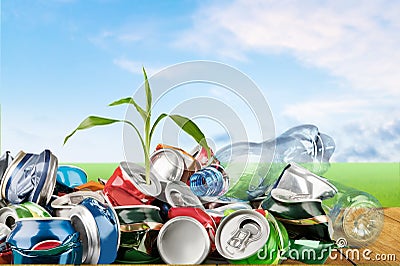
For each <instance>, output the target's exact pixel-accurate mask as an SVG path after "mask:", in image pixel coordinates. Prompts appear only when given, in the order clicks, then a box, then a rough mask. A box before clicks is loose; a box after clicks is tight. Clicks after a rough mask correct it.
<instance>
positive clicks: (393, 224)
mask: <svg viewBox="0 0 400 266" xmlns="http://www.w3.org/2000/svg"><path fill="white" fill-rule="evenodd" d="M384 214H385V222H384V225H383V230H382V233H381V234H380V236H379V238H378V239H377V241H375V243H373V244H372V245H370V246H368V247H366V248H364V249H359V250H358V251H357V250H348V249H340V251H335V252H333V253H332V254H331V256H330V258H328V260H327V261H326V264H336V265H359V264H370V265H400V207H396V208H386V209H385V210H384ZM339 252H341V253H339ZM333 258H335V259H333ZM284 263H285V264H302V263H301V262H298V261H293V260H288V261H286V262H284Z"/></svg>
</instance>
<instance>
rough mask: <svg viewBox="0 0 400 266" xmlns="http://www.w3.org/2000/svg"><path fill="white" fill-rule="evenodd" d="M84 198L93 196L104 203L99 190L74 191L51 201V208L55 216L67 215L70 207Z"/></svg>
mask: <svg viewBox="0 0 400 266" xmlns="http://www.w3.org/2000/svg"><path fill="white" fill-rule="evenodd" d="M86 198H93V199H95V200H97V201H99V202H101V203H104V204H106V200H105V198H104V196H103V195H102V194H101V192H100V193H99V192H93V191H76V192H72V193H70V194H66V195H64V196H61V197H59V198H57V199H55V200H54V201H53V202H52V203H51V208H52V209H53V213H54V215H55V216H58V217H69V212H70V211H71V209H72V208H73V207H74V206H76V205H78V204H79V203H81V202H82V201H83V200H84V199H86Z"/></svg>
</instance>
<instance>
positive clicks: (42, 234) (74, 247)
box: [7, 217, 82, 264]
mask: <svg viewBox="0 0 400 266" xmlns="http://www.w3.org/2000/svg"><path fill="white" fill-rule="evenodd" d="M78 235H79V234H78V233H77V232H76V231H75V230H74V228H73V227H72V225H71V221H70V220H69V219H65V218H58V217H49V218H23V219H20V220H18V221H17V223H16V226H15V228H14V229H13V230H12V231H11V233H10V235H9V236H8V237H7V243H9V244H10V246H11V249H12V253H13V263H15V264H22V263H24V264H36V263H39V262H40V263H51V264H54V263H61V264H67V263H69V264H79V263H80V262H81V261H82V246H81V243H80V241H79V237H78Z"/></svg>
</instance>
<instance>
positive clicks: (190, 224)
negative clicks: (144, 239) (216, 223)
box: [157, 216, 211, 264]
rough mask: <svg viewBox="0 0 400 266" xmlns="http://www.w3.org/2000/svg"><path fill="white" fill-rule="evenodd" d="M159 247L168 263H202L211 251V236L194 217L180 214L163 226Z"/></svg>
mask: <svg viewBox="0 0 400 266" xmlns="http://www.w3.org/2000/svg"><path fill="white" fill-rule="evenodd" d="M157 247H158V251H159V253H160V255H161V258H162V260H163V261H164V262H165V263H168V264H200V263H202V262H203V261H204V260H205V259H206V257H207V255H208V254H209V252H210V248H211V243H210V237H209V235H208V233H207V230H206V229H205V228H204V226H203V225H202V224H201V223H200V222H199V221H197V220H196V219H194V218H192V217H187V216H178V217H175V218H173V219H171V220H169V221H168V222H167V223H166V224H164V226H163V227H162V228H161V230H160V232H159V234H158V238H157Z"/></svg>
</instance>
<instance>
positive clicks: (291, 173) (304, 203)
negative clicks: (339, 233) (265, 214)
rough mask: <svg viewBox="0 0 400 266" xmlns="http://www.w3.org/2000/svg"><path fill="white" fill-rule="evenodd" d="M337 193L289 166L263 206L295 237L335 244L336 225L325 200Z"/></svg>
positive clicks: (303, 172) (311, 175)
mask: <svg viewBox="0 0 400 266" xmlns="http://www.w3.org/2000/svg"><path fill="white" fill-rule="evenodd" d="M336 193H337V189H336V187H335V186H333V185H332V184H330V183H329V181H327V180H326V179H324V178H322V177H319V176H317V175H315V174H313V173H311V172H310V171H308V170H307V169H305V168H302V167H300V166H298V165H296V164H294V163H291V164H289V165H288V166H287V167H286V168H285V169H284V170H283V172H282V174H281V176H280V177H279V179H278V180H277V182H276V183H275V185H274V188H273V189H272V190H271V192H270V194H269V196H268V197H267V198H266V199H265V200H264V201H263V202H262V203H261V207H262V209H264V210H268V211H269V212H271V213H272V214H273V215H274V217H275V218H276V219H278V220H279V221H281V222H282V223H283V224H284V225H285V227H286V229H287V230H288V232H289V233H290V235H291V238H294V239H300V238H302V237H305V238H306V239H315V240H320V241H328V242H329V241H332V234H333V229H332V224H331V223H330V221H329V217H328V216H327V215H326V213H325V211H324V209H323V207H322V200H323V199H327V198H330V197H332V196H334V195H335V194H336Z"/></svg>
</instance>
